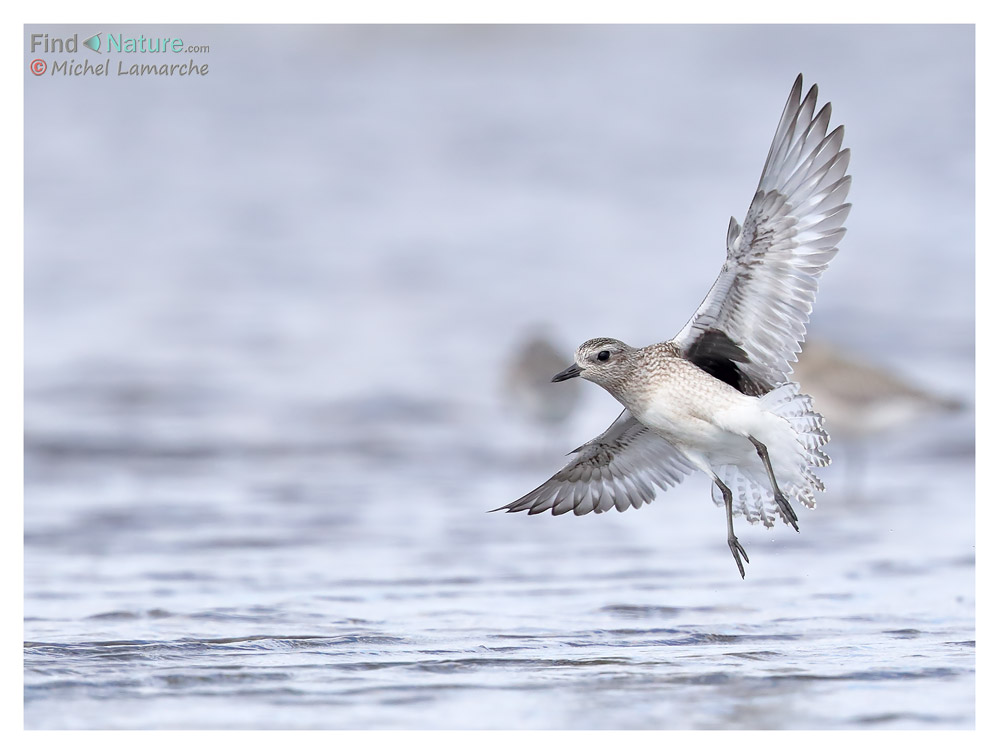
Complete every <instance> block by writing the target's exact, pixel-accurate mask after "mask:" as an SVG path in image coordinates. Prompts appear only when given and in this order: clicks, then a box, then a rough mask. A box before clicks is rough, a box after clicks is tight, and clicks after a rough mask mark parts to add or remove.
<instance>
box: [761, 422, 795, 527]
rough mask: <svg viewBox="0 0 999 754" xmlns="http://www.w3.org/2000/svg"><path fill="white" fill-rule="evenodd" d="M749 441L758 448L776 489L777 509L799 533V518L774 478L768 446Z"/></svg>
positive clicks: (771, 483) (771, 484)
mask: <svg viewBox="0 0 999 754" xmlns="http://www.w3.org/2000/svg"><path fill="white" fill-rule="evenodd" d="M749 441H750V442H751V443H753V445H754V446H755V447H756V452H757V453H758V454H759V456H760V460H761V461H763V465H764V466H765V467H766V469H767V476H769V477H770V486H772V487H773V488H774V500H776V501H777V507H778V508H780V512H781V515H782V516H783V517H784V520H785V521H786V522H787V523H789V524H791V526H793V527H794V530H795V531H798V516H797V514H796V513H795V512H794V508H792V507H791V504H790V503H789V502H788V501H787V498H786V497H784V493H783V492H781V491H780V487H778V486H777V477H776V476H774V467H773V466H771V465H770V453H768V452H767V446H766V445H764V444H763V443H762V442H760V441H759V440H757V439H756V438H755V437H752V436H750V438H749Z"/></svg>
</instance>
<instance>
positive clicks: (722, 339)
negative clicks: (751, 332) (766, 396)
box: [684, 330, 759, 395]
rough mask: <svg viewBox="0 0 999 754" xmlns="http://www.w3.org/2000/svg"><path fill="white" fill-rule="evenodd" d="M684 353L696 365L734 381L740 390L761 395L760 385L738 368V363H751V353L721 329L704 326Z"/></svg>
mask: <svg viewBox="0 0 999 754" xmlns="http://www.w3.org/2000/svg"><path fill="white" fill-rule="evenodd" d="M684 356H685V357H686V358H687V360H688V361H690V362H691V363H693V364H694V365H695V366H698V367H700V368H701V369H703V370H704V371H705V372H707V373H708V374H710V375H711V376H712V377H714V378H715V379H718V380H721V381H722V382H724V383H725V384H727V385H731V386H732V387H734V388H735V389H736V390H738V391H739V392H740V393H745V394H746V395H759V386H757V385H755V384H753V381H752V380H750V379H749V378H748V377H747V376H746V375H745V374H743V372H742V370H741V369H739V364H748V363H749V356H748V355H747V354H746V352H745V351H744V350H742V348H741V347H740V346H739V345H737V344H736V342H735V341H734V340H732V339H731V338H730V337H728V335H726V334H725V333H723V332H722V331H721V330H705V331H704V333H703V334H702V335H701V336H700V337H699V338H698V339H697V340H695V341H694V342H693V344H692V345H691V346H690V348H688V349H687V352H686V353H685V354H684Z"/></svg>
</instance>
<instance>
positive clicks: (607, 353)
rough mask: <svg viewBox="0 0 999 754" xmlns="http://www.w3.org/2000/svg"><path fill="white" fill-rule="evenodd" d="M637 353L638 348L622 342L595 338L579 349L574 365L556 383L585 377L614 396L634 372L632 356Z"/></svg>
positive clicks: (553, 378) (557, 377)
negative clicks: (615, 391)
mask: <svg viewBox="0 0 999 754" xmlns="http://www.w3.org/2000/svg"><path fill="white" fill-rule="evenodd" d="M634 352H635V349H634V348H632V347H631V346H629V345H628V344H627V343H622V342H621V341H620V340H615V339H614V338H593V339H592V340H588V341H586V342H585V343H583V345H581V346H580V347H579V348H577V349H576V357H575V362H574V363H573V365H572V366H571V367H569V368H568V369H563V370H562V371H561V372H559V373H558V374H556V375H555V376H554V377H552V382H562V381H563V380H568V379H571V378H573V377H582V378H583V379H584V380H589V381H590V382H595V383H597V384H598V385H600V386H601V387H603V388H606V389H607V390H610V391H611V392H612V393H613V392H614V389H615V388H617V387H618V386H619V385H620V383H621V382H623V381H624V379H625V378H626V377H627V376H628V374H629V373H630V372H631V359H630V358H629V357H630V355H631V354H632V353H634Z"/></svg>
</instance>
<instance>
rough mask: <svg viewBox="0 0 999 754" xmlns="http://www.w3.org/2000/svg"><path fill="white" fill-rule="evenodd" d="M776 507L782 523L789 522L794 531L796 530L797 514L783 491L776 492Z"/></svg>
mask: <svg viewBox="0 0 999 754" xmlns="http://www.w3.org/2000/svg"><path fill="white" fill-rule="evenodd" d="M775 499H776V500H777V507H778V508H780V514H781V517H782V518H783V519H784V523H786V524H791V526H793V527H794V530H795V531H798V514H797V513H795V512H794V508H792V507H791V504H790V503H789V502H788V501H787V498H786V497H784V495H783V493H781V492H779V491H778V492H777V495H776V498H775Z"/></svg>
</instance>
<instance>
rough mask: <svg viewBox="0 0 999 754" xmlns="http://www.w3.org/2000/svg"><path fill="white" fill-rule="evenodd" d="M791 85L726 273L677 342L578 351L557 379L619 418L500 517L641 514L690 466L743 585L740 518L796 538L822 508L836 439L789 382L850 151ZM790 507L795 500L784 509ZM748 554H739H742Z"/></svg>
mask: <svg viewBox="0 0 999 754" xmlns="http://www.w3.org/2000/svg"><path fill="white" fill-rule="evenodd" d="M801 92H802V77H801V75H800V74H799V75H798V78H797V79H796V80H795V82H794V86H793V87H792V88H791V95H790V96H789V97H788V100H787V104H786V105H785V107H784V112H783V114H782V115H781V118H780V123H779V124H778V126H777V133H776V134H775V135H774V139H773V143H772V144H771V146H770V153H769V154H768V155H767V160H766V163H765V164H764V166H763V174H762V176H761V177H760V184H759V187H758V188H757V190H756V194H755V195H754V196H753V201H752V202H751V203H750V205H749V212H748V213H747V215H746V219H745V222H744V223H743V225H742V227H740V226H739V223H737V222H736V220H735V218H734V217H733V218H732V219H731V220H730V221H729V226H728V238H727V247H728V254H727V257H726V259H725V264H724V265H722V270H721V274H719V276H718V279H717V280H716V281H715V283H714V285H713V286H712V287H711V289H710V290H709V291H708V295H707V296H706V297H705V298H704V301H703V302H702V303H701V305H700V307H698V309H697V311H696V312H694V316H693V317H691V318H690V321H689V322H687V324H686V325H684V327H683V329H682V330H680V332H679V333H678V334H677V335H676V337H674V338H673V339H672V340H668V341H665V342H663V343H656V344H654V345H650V346H646V347H644V348H633V347H631V346H629V345H627V344H625V343H622V342H621V341H619V340H615V339H613V338H595V339H593V340H588V341H586V342H585V343H583V344H582V345H581V346H580V347H579V348H578V349H577V350H576V355H575V363H574V364H573V365H572V366H570V367H569V368H568V369H565V370H563V371H561V372H559V373H558V374H556V375H555V376H554V377H553V378H552V382H561V381H563V380H568V379H570V378H572V377H582V378H583V379H585V380H589V381H591V382H595V383H597V384H598V385H600V386H601V387H603V388H604V389H605V390H607V391H608V392H609V393H610V394H611V395H613V396H614V397H615V398H616V399H617V400H618V401H619V402H620V403H621V404H623V405H624V411H622V412H621V415H620V416H618V418H617V419H616V420H615V421H614V423H613V424H611V425H610V427H608V428H607V430H606V431H605V432H604V433H603V434H601V435H600V436H599V437H596V438H594V439H593V440H590V441H589V442H588V443H586V444H585V445H583V446H581V447H579V448H576V450H574V451H572V453H574V454H575V457H574V458H573V459H572V461H570V462H569V463H568V464H566V466H564V467H563V468H562V469H561V470H560V471H559V472H558V473H557V474H555V476H553V477H552V478H551V479H549V480H548V481H547V482H545V483H544V484H542V485H541V486H540V487H538V488H536V489H534V490H532V491H531V492H529V493H527V494H526V495H524V496H523V497H522V498H520V499H518V500H515V501H514V502H512V503H510V504H509V505H505V506H502V507H501V508H497V509H496V510H506V511H508V512H511V513H513V512H518V511H527V512H528V513H530V514H537V513H543V512H544V511H547V510H551V512H552V514H553V515H556V516H557V515H561V514H563V513H568V512H569V511H572V512H573V513H575V514H576V515H577V516H578V515H583V514H584V513H589V512H590V511H594V512H596V513H602V512H604V511H607V510H610V509H611V508H616V509H617V510H619V511H624V510H627V509H628V508H629V507H632V506H633V507H635V508H639V507H641V506H642V504H643V503H649V502H651V501H652V500H653V499H654V498H655V496H656V489H655V488H656V487H658V488H659V489H662V490H664V491H665V490H666V489H668V488H669V487H670V486H673V485H675V484H678V483H679V482H681V481H682V480H683V478H684V476H685V475H687V474H688V473H690V472H691V471H693V470H695V469H700V470H701V471H703V472H704V473H705V474H707V475H708V476H709V477H710V478H711V479H712V481H713V482H714V485H713V486H712V499H713V500H714V502H715V503H716V504H718V505H724V506H725V515H726V518H727V524H728V546H729V549H730V550H731V552H732V557H734V558H735V563H736V565H737V566H738V567H739V574H740V575H741V576H742V577H743V578H745V577H746V571H745V568H744V567H743V564H742V560H743V559H745V561H746V562H747V563H748V562H749V557H748V556H747V555H746V551H745V550H744V549H743V547H742V545H741V544H740V543H739V540H738V538H737V537H736V536H735V528H734V526H733V523H732V515H733V512H737V513H741V514H742V515H743V516H744V517H745V518H746V520H748V521H749V522H750V523H755V522H757V521H762V522H763V524H764V526H766V527H771V526H773V524H774V519H775V517H776V516H777V515H779V516H780V517H781V519H782V520H783V521H784V523H785V524H790V525H791V526H793V527H794V529H795V531H797V530H798V517H797V515H796V514H795V512H794V509H793V508H792V507H791V503H790V500H796V501H797V502H799V503H801V504H802V505H804V506H805V507H807V508H812V507H814V506H815V492H817V491H821V490H822V489H823V486H822V482H821V481H820V480H819V478H818V477H817V476H816V475H815V473H814V471H813V468H815V467H820V466H826V465H828V463H829V457H828V456H827V455H826V454H825V453H824V452H823V451H822V446H823V445H824V444H825V443H826V441H827V440H828V435H827V434H826V432H825V430H824V429H823V428H822V417H821V416H820V415H819V414H817V413H816V412H814V411H813V410H812V401H811V398H810V397H809V396H807V395H803V394H801V393H799V392H798V386H797V385H796V384H794V383H792V382H788V381H787V375H788V373H789V372H790V371H791V363H792V362H794V360H795V354H797V353H799V352H800V350H801V343H802V342H803V341H804V338H805V323H806V322H807V321H808V315H809V314H810V313H811V309H812V303H813V302H814V300H815V293H816V290H817V288H818V280H819V276H820V275H821V274H822V272H823V270H825V269H826V267H827V266H828V265H829V261H830V260H831V259H832V258H833V256H834V255H835V254H836V250H837V249H836V245H837V244H838V243H839V241H840V239H842V238H843V235H844V234H845V233H846V229H845V228H844V227H843V222H844V220H845V219H846V216H847V214H848V213H849V211H850V205H849V204H844V201H845V199H846V195H847V192H848V191H849V189H850V180H851V179H850V176H848V175H846V170H847V166H848V164H849V161H850V151H849V150H848V149H843V148H842V144H843V127H842V126H839V127H838V128H836V129H834V130H833V131H832V132H830V133H828V134H827V133H826V132H827V129H828V128H829V119H830V117H831V115H832V107H831V105H830V104H828V103H827V104H826V105H825V106H823V107H822V108H821V109H820V110H819V111H818V113H816V112H815V108H816V101H817V98H818V87H817V86H814V85H813V86H812V87H811V89H809V90H808V93H807V94H805V97H804V99H802V97H801ZM789 498H790V500H789ZM740 556H741V557H740Z"/></svg>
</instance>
